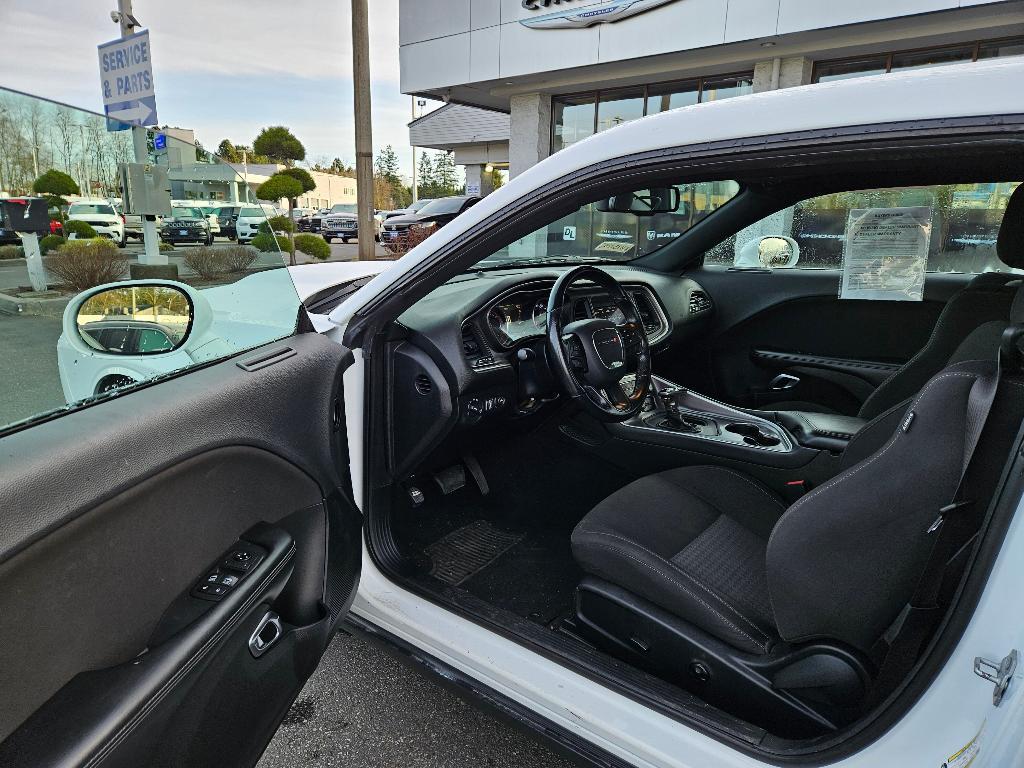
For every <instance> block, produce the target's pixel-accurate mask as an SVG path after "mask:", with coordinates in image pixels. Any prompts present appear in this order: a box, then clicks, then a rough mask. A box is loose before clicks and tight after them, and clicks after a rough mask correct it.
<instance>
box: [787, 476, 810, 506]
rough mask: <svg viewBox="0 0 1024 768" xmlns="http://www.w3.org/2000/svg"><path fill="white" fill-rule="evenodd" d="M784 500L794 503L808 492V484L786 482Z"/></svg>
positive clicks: (804, 481) (793, 481) (796, 481)
mask: <svg viewBox="0 0 1024 768" xmlns="http://www.w3.org/2000/svg"><path fill="white" fill-rule="evenodd" d="M785 487H786V498H787V500H788V501H796V500H797V499H799V498H800V497H801V496H803V495H804V494H805V493H807V492H808V491H809V490H811V487H810V483H808V482H807V481H806V480H789V481H787V482H786V486H785Z"/></svg>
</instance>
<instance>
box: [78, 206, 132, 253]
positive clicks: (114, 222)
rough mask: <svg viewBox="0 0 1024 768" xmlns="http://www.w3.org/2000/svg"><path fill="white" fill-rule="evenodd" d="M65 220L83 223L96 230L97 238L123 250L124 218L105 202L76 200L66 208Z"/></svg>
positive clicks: (125, 242) (124, 242)
mask: <svg viewBox="0 0 1024 768" xmlns="http://www.w3.org/2000/svg"><path fill="white" fill-rule="evenodd" d="M67 218H68V221H82V222H85V223H86V224H88V225H89V226H90V227H92V228H93V229H94V230H96V234H97V235H98V236H99V237H106V238H108V239H110V240H113V241H114V242H115V243H117V245H118V247H119V248H124V247H125V245H126V244H127V242H128V240H127V234H126V232H125V223H124V217H123V216H122V215H121V214H119V213H118V212H117V209H116V208H115V207H114V205H113V204H112V203H110V202H109V201H107V200H77V201H75V202H74V203H72V204H71V206H70V207H69V208H68V216H67ZM72 237H74V233H72Z"/></svg>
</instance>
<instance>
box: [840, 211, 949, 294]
mask: <svg viewBox="0 0 1024 768" xmlns="http://www.w3.org/2000/svg"><path fill="white" fill-rule="evenodd" d="M931 237H932V209H931V208H929V207H925V206H919V207H912V208H857V209H854V210H851V211H850V215H849V218H848V219H847V222H846V237H845V241H844V245H843V279H842V283H841V285H840V290H839V298H841V299H870V300H874V301H921V300H922V299H923V298H924V276H925V268H926V267H927V265H928V247H929V244H930V242H931Z"/></svg>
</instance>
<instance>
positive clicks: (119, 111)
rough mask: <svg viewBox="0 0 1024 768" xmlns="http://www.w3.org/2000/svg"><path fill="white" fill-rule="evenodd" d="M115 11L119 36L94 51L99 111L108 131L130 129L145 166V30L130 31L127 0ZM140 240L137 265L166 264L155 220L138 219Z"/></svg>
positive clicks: (148, 92) (151, 113)
mask: <svg viewBox="0 0 1024 768" xmlns="http://www.w3.org/2000/svg"><path fill="white" fill-rule="evenodd" d="M117 8H118V10H117V20H118V23H119V24H120V26H121V37H119V38H118V39H117V40H111V41H110V42H109V43H103V44H102V45H100V46H99V48H98V52H99V62H100V85H101V87H102V90H103V111H104V113H105V114H106V115H107V118H108V120H107V127H108V130H112V131H120V130H124V128H125V127H126V126H128V125H130V126H132V146H133V149H134V151H135V162H136V163H141V164H143V165H145V164H147V163H148V162H149V147H148V141H147V132H146V126H147V125H156V124H157V113H156V88H155V86H154V84H153V57H152V48H151V47H150V44H149V30H142V31H140V32H135V31H134V30H135V28H136V27H138V26H139V22H138V21H137V20H136V18H135V17H134V16H133V15H132V2H131V0H118V3H117ZM142 237H143V242H144V243H145V249H146V250H145V253H144V254H142V255H141V256H140V257H139V263H140V264H160V265H162V264H167V263H168V260H167V256H166V255H165V254H162V253H160V238H159V236H158V234H157V231H156V219H155V218H153V217H151V216H143V217H142Z"/></svg>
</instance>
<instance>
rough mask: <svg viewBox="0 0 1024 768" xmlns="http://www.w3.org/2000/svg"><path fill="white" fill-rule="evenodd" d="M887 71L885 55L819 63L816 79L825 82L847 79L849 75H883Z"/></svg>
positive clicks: (887, 64) (887, 60) (887, 65)
mask: <svg viewBox="0 0 1024 768" xmlns="http://www.w3.org/2000/svg"><path fill="white" fill-rule="evenodd" d="M888 71H889V59H888V57H887V56H877V57H874V58H869V59H857V60H856V61H837V62H831V63H828V64H821V65H819V66H818V77H817V81H818V82H819V83H827V82H829V81H830V80H847V79H849V78H851V77H866V76H868V75H884V74H885V73H886V72H888Z"/></svg>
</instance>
